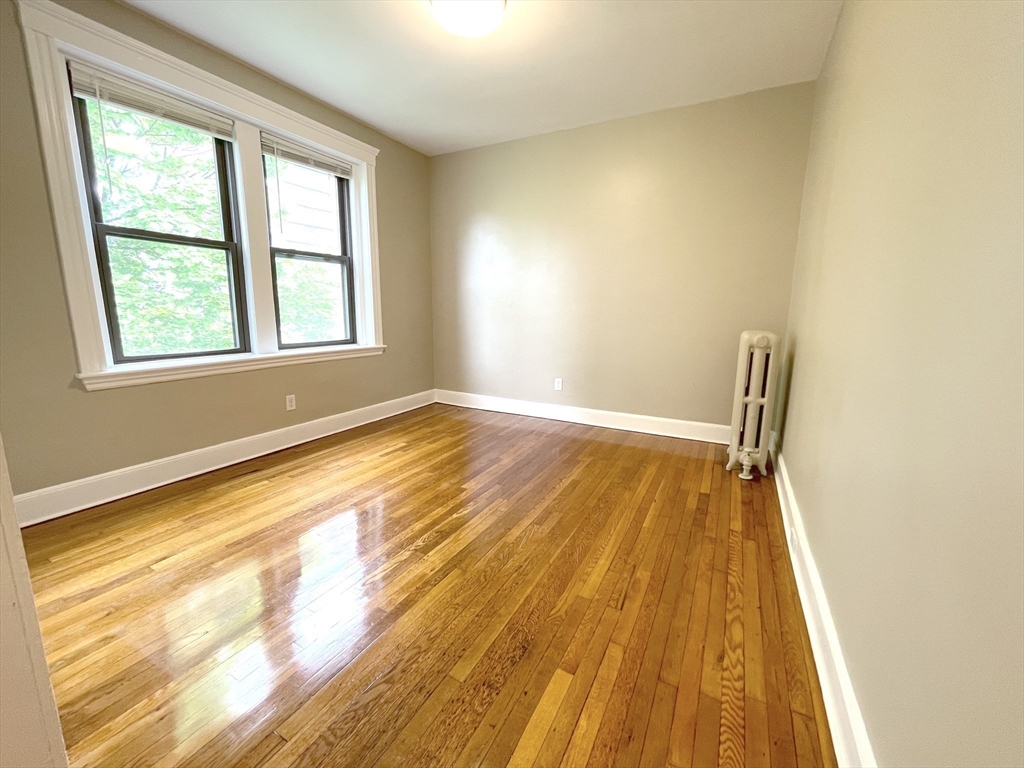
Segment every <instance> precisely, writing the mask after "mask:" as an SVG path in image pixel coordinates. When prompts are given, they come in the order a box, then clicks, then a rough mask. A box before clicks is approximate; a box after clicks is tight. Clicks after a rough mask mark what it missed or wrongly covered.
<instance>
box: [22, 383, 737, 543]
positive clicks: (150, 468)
mask: <svg viewBox="0 0 1024 768" xmlns="http://www.w3.org/2000/svg"><path fill="white" fill-rule="evenodd" d="M433 402H440V403H447V404H449V405H460V406H465V407H468V408H479V409H482V410H488V411H500V412H502V413H514V414H519V415H522V416H538V417H540V418H544V419H554V420H556V421H571V422H574V423H577V424H587V425H589V426H595V427H608V428H610V429H624V430H628V431H631V432H646V433H648V434H652V435H665V436H668V437H681V438H686V439H688V440H703V441H705V442H709V443H723V444H725V443H728V442H729V427H728V426H726V425H722V424H704V423H701V422H697V421H681V420H678V419H665V418H661V417H658V416H640V415H637V414H631V413H616V412H614V411H599V410H594V409H592V408H577V407H574V406H566V405H553V404H550V403H534V402H530V401H528V400H512V399H509V398H504V397H490V396H487V395H472V394H468V393H466V392H451V391H448V390H441V389H430V390H427V391H425V392H419V393H417V394H415V395H409V396H407V397H401V398H398V399H397V400H389V401H388V402H386V403H377V404H376V405H369V406H367V407H365V408H359V409H357V410H354V411H348V412H346V413H339V414H335V415H334V416H327V417H325V418H322V419H316V420H315V421H307V422H305V423H303V424H296V425H294V426H291V427H284V428H283V429H277V430H274V431H273V432H264V433H263V434H259V435H252V436H251V437H243V438H240V439H238V440H232V441H230V442H227V443H220V444H219V445H211V446H210V447H208V448H199V449H197V450H195V451H189V452H188V453H181V454H178V455H176V456H168V457H167V458H164V459H156V460H155V461H148V462H146V463H144V464H136V465H134V466H131V467H125V468H123V469H115V470H113V471H111V472H104V473H103V474H101V475H93V476H92V477H86V478H82V479H81V480H72V481H71V482H68V483H61V484H60V485H54V486H50V487H49V488H40V489H39V490H37V491H29V492H28V493H21V494H18V495H17V496H15V497H14V509H15V512H16V513H17V515H18V523H19V524H20V525H21V526H22V527H25V526H26V525H34V524H35V523H41V522H43V521H45V520H51V519H53V518H55V517H60V516H62V515H68V514H71V513H72V512H77V511H79V510H81V509H87V508H89V507H94V506H96V505H97V504H104V503H106V502H108V501H113V500H115V499H121V498H124V497H125V496H131V495H133V494H136V493H141V492H142V491H148V490H149V489H151V488H156V487H158V486H161V485H167V484H168V483H173V482H175V481H177V480H184V479H185V478H187V477H193V476H195V475H201V474H202V473H204V472H210V471H212V470H214V469H219V468H221V467H226V466H228V465H229V464H237V463H238V462H240V461H245V460H247V459H252V458H255V457H257V456H262V455H264V454H267V453H273V452H274V451H280V450H282V449H283V448H289V447H291V446H293V445H298V444H299V443H305V442H308V441H309V440H316V439H317V438H319V437H325V436H327V435H332V434H334V433H336V432H343V431H344V430H346V429H352V428H353V427H358V426H361V425H363V424H368V423H370V422H371V421H378V420H380V419H386V418H387V417H389V416H395V415H397V414H399V413H404V412H405V411H410V410H412V409H414V408H420V407H422V406H424V405H429V404H430V403H433Z"/></svg>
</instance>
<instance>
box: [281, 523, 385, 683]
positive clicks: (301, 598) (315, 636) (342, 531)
mask: <svg viewBox="0 0 1024 768" xmlns="http://www.w3.org/2000/svg"><path fill="white" fill-rule="evenodd" d="M358 536H359V517H358V515H357V514H356V511H355V510H354V509H349V510H346V511H345V512H342V513H341V514H339V515H336V516H335V517H332V518H331V519H330V520H328V521H327V522H325V523H321V524H320V525H318V526H317V527H315V528H313V529H311V530H310V531H308V532H307V533H304V534H302V535H301V536H300V537H299V559H300V561H301V563H302V575H301V576H300V577H299V584H298V589H297V590H296V593H295V597H294V599H293V601H292V605H293V606H294V608H295V611H294V614H293V622H292V624H293V626H292V630H293V634H294V642H293V645H294V649H295V658H296V660H297V661H298V662H299V663H300V664H302V666H303V667H304V668H307V669H310V668H314V667H316V666H319V665H320V664H321V663H323V660H324V659H323V654H324V652H325V651H326V650H327V649H328V648H331V647H333V646H334V645H335V641H336V640H338V639H339V638H341V637H342V636H343V635H344V634H345V633H346V632H348V631H349V630H350V629H351V628H352V626H353V625H354V624H356V623H359V624H361V623H362V620H363V617H364V615H365V613H366V602H367V601H366V597H365V595H364V593H363V588H362V579H363V575H364V574H363V567H362V561H361V560H360V557H359V548H358V543H359V539H358Z"/></svg>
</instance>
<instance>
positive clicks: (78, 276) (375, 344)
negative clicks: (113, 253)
mask: <svg viewBox="0 0 1024 768" xmlns="http://www.w3.org/2000/svg"><path fill="white" fill-rule="evenodd" d="M18 6H19V10H20V15H21V24H22V29H23V32H24V36H25V47H26V50H27V54H28V64H29V73H30V77H31V81H32V92H33V96H34V99H35V104H36V111H37V114H38V120H39V134H40V142H41V144H42V150H43V160H44V163H45V169H46V176H47V183H48V185H49V189H50V200H51V205H52V207H53V215H54V225H55V228H56V233H57V247H58V250H59V252H60V259H61V266H62V269H63V273H64V287H65V295H66V297H67V304H68V312H69V314H70V317H71V327H72V332H73V336H74V342H75V351H76V353H77V357H78V371H79V373H78V378H79V380H81V382H82V384H83V385H84V386H85V388H86V389H88V390H94V389H109V388H111V387H121V386H131V385H135V384H146V383H151V382H156V381H169V380H172V379H182V378H194V377H196V376H211V375H215V374H219V373H232V372H236V371H245V370H252V369H255V368H265V367H274V366H280V365H293V364H297V363H309V362H316V361H320V360H333V359H338V358H346V357H365V356H368V355H379V354H381V353H382V352H383V351H384V349H385V346H384V336H383V330H382V327H381V304H380V266H379V263H378V244H377V205H376V158H377V153H378V150H377V149H375V148H374V147H371V146H370V145H368V144H364V143H363V142H361V141H358V140H356V139H353V138H352V137H350V136H346V135H345V134H343V133H341V132H339V131H336V130H334V129H332V128H329V127H327V126H325V125H323V124H321V123H318V122H316V121H314V120H311V119H309V118H307V117H305V116H303V115H300V114H299V113H297V112H293V111H292V110H290V109H287V108H285V107H282V106H280V105H278V104H275V103H274V102H272V101H270V100H268V99H265V98H263V97H262V96H259V95H257V94H254V93H251V92H250V91H247V90H245V89H243V88H240V87H238V86H236V85H234V84H233V83H229V82H228V81H226V80H223V79H221V78H219V77H216V76H215V75H211V74H209V73H208V72H204V71H203V70H201V69H199V68H197V67H194V66H192V65H191V64H188V63H186V62H183V61H180V60H179V59H176V58H174V57H173V56H169V55H168V54H166V53H164V52H162V51H159V50H157V49H155V48H152V47H150V46H148V45H145V44H144V43H140V42H139V41H137V40H134V39H133V38H130V37H128V36H127V35H123V34H121V33H120V32H116V31H114V30H112V29H109V28H107V27H104V26H102V25H101V24H98V23H96V22H94V21H92V20H91V19H87V18H85V17H84V16H81V15H79V14H77V13H74V12H73V11H69V10H67V9H66V8H64V7H62V6H59V5H56V4H54V3H52V2H49V0H19V2H18ZM68 57H74V58H76V59H79V60H81V61H85V62H88V63H92V64H95V65H98V66H100V67H103V68H106V69H108V70H110V71H112V72H115V73H117V74H121V75H123V76H126V77H130V78H133V79H135V80H137V81H139V82H141V83H145V84H149V85H151V86H153V87H156V88H159V89H160V90H163V91H165V92H168V93H171V94H172V95H178V96H183V97H185V98H187V99H188V100H190V101H194V102H197V103H199V104H201V105H205V106H207V107H208V108H210V109H213V110H215V111H217V112H220V113H222V114H225V115H228V116H230V117H231V118H233V119H234V121H235V143H236V146H237V147H238V151H237V152H235V153H234V154H235V162H236V164H237V165H238V168H237V170H238V171H239V173H238V179H239V187H240V197H241V200H240V201H239V202H240V206H239V208H240V213H241V218H242V226H241V245H242V251H243V253H244V259H245V276H246V290H247V293H248V299H249V301H248V309H249V324H250V327H251V329H253V330H252V339H251V343H252V349H253V351H252V352H249V353H245V354H238V355H223V356H216V357H196V358H185V359H181V358H179V359H173V360H167V361H156V362H146V363H125V364H118V365H115V364H114V361H113V355H112V353H111V347H110V338H109V331H108V328H107V323H106V320H105V318H104V315H103V296H102V292H101V289H100V280H99V268H98V265H97V260H96V255H95V244H94V243H93V239H92V236H91V234H90V227H89V224H88V222H89V213H88V204H87V198H86V194H85V181H84V178H83V174H82V164H81V158H80V156H79V147H78V141H77V139H76V137H75V134H74V125H75V123H74V114H73V111H72V110H73V102H72V97H71V92H70V89H69V88H68V82H67V74H66V61H67V58H68ZM261 130H264V131H268V132H271V133H275V134H278V135H281V136H282V137H284V138H287V139H291V140H293V141H296V142H299V143H302V144H309V145H311V146H313V147H316V148H317V149H319V150H321V151H326V152H328V153H331V154H335V155H337V156H338V157H340V158H342V159H344V160H346V161H347V162H349V163H350V164H351V165H352V168H353V171H352V182H351V184H352V187H351V191H352V199H351V215H352V222H351V226H352V256H353V261H354V271H355V289H356V290H355V296H356V327H357V334H358V335H357V338H358V340H359V343H358V344H354V345H353V344H348V345H344V346H342V345H338V346H334V347H314V348H310V349H299V350H279V349H278V347H277V323H276V319H275V317H274V298H273V285H272V281H271V268H272V265H271V258H270V237H269V224H268V222H267V216H266V197H265V196H266V190H265V188H264V181H263V166H262V156H261V152H260V131H261Z"/></svg>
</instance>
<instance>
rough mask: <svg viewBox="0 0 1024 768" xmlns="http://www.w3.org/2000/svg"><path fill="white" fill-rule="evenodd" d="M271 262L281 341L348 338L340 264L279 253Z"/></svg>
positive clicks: (344, 281) (345, 292) (345, 280)
mask: <svg viewBox="0 0 1024 768" xmlns="http://www.w3.org/2000/svg"><path fill="white" fill-rule="evenodd" d="M274 262H275V265H276V269H277V303H278V311H279V313H280V315H281V343H282V344H314V343H316V342H321V341H345V340H348V339H349V338H350V334H349V327H348V310H347V307H348V274H347V272H346V270H345V268H344V266H343V265H341V264H338V263H337V262H334V261H314V260H312V259H302V258H289V257H287V256H281V255H278V256H277V257H276V258H275V259H274Z"/></svg>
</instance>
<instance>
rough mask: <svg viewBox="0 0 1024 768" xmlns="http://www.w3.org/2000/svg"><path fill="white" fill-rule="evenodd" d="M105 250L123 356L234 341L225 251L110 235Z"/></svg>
mask: <svg viewBox="0 0 1024 768" xmlns="http://www.w3.org/2000/svg"><path fill="white" fill-rule="evenodd" d="M107 250H108V251H109V254H110V271H111V273H112V275H113V282H114V297H115V306H116V308H117V318H118V323H119V325H120V328H121V346H122V347H123V351H124V355H125V357H143V356H149V355H180V354H188V353H195V352H212V351H216V350H227V349H234V348H236V347H237V346H238V343H237V337H236V332H235V322H234V314H233V311H232V306H231V273H230V268H229V265H230V254H229V253H228V251H225V250H223V249H218V248H203V247H200V246H194V245H179V244H172V243H154V242H149V241H146V240H133V239H130V238H125V237H114V236H111V237H108V238H107Z"/></svg>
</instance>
